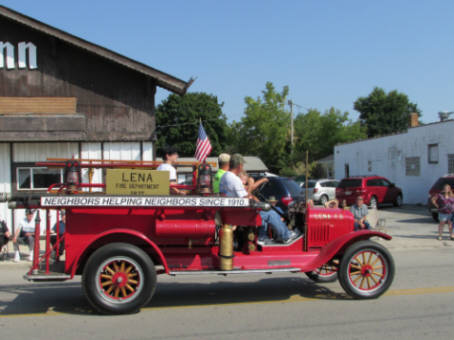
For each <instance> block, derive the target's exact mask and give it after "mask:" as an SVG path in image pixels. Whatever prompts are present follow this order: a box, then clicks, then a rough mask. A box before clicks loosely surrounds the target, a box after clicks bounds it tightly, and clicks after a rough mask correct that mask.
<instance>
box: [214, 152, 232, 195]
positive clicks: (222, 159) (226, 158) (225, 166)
mask: <svg viewBox="0 0 454 340" xmlns="http://www.w3.org/2000/svg"><path fill="white" fill-rule="evenodd" d="M229 167H230V155H229V154H228V153H221V154H220V155H219V157H218V168H219V169H218V171H217V172H216V174H215V175H214V178H213V193H214V194H219V184H221V178H222V176H224V174H225V173H226V172H227V171H228V170H229Z"/></svg>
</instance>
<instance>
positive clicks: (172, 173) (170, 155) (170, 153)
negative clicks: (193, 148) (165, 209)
mask: <svg viewBox="0 0 454 340" xmlns="http://www.w3.org/2000/svg"><path fill="white" fill-rule="evenodd" d="M162 159H163V160H164V163H162V164H161V165H159V166H158V167H157V168H156V170H159V171H168V172H169V181H170V184H177V170H176V169H175V167H174V166H173V164H175V163H176V162H177V160H178V151H177V150H176V149H175V148H174V147H167V148H166V149H165V150H164V152H163V155H162ZM170 193H171V194H175V195H184V194H185V192H184V191H182V190H179V189H177V188H173V187H170Z"/></svg>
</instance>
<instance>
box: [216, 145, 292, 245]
mask: <svg viewBox="0 0 454 340" xmlns="http://www.w3.org/2000/svg"><path fill="white" fill-rule="evenodd" d="M243 165H244V159H243V156H241V155H240V154H238V153H236V154H234V155H232V157H230V170H229V171H227V172H226V173H225V174H224V175H223V176H222V178H221V183H220V184H219V192H220V193H221V194H223V195H225V196H228V197H244V198H250V199H254V200H257V198H256V197H255V196H253V195H252V194H251V193H248V192H247V191H246V189H245V187H244V185H243V182H242V181H241V178H240V177H239V176H240V174H241V173H242V172H243ZM259 214H260V217H261V218H262V223H263V226H262V227H260V229H259V232H258V234H259V242H258V243H259V244H261V245H265V244H268V243H272V242H273V241H272V240H270V239H269V238H268V237H267V236H266V230H267V228H268V226H271V228H272V230H273V232H274V235H275V241H278V242H282V243H291V242H292V241H294V240H295V239H296V238H297V237H298V236H299V234H298V233H295V232H294V231H290V230H288V228H287V226H286V225H285V223H284V222H282V221H281V218H280V216H279V215H278V213H277V212H276V211H274V210H269V211H264V210H261V211H260V213H259Z"/></svg>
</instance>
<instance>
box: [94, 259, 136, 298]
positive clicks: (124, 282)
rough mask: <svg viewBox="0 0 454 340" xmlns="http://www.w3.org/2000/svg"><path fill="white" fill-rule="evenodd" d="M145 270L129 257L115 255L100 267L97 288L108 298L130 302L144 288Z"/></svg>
mask: <svg viewBox="0 0 454 340" xmlns="http://www.w3.org/2000/svg"><path fill="white" fill-rule="evenodd" d="M143 276H144V274H143V271H142V268H141V267H140V265H139V264H138V263H137V262H136V261H134V260H133V259H131V258H128V257H114V258H111V259H108V260H106V261H105V262H104V263H102V264H101V265H100V266H99V267H98V281H97V287H96V288H97V289H98V291H99V292H102V293H103V294H104V295H105V298H106V299H108V300H114V301H116V302H118V303H125V302H128V301H129V300H130V299H133V298H134V296H135V295H136V294H139V293H140V291H141V290H142V289H143Z"/></svg>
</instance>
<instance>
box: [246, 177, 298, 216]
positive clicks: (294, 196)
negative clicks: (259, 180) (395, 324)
mask: <svg viewBox="0 0 454 340" xmlns="http://www.w3.org/2000/svg"><path fill="white" fill-rule="evenodd" d="M267 178H268V182H266V183H264V184H263V185H261V186H260V187H259V188H258V189H257V190H256V192H255V194H256V196H257V197H258V198H259V199H260V200H262V201H265V200H268V199H269V198H270V197H271V196H274V197H276V199H277V201H278V203H277V204H276V205H277V206H278V207H280V208H281V209H282V210H283V211H284V213H285V212H286V211H287V209H288V208H287V207H288V205H289V204H290V203H291V202H293V201H294V200H301V199H302V196H301V195H302V189H301V187H300V186H299V185H298V183H296V182H295V181H294V180H292V179H290V178H287V177H280V176H274V177H267Z"/></svg>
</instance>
